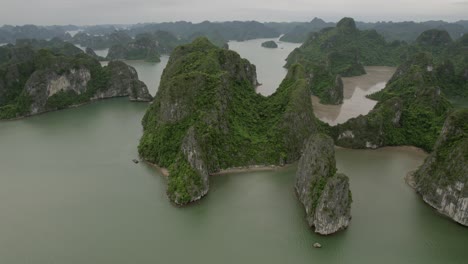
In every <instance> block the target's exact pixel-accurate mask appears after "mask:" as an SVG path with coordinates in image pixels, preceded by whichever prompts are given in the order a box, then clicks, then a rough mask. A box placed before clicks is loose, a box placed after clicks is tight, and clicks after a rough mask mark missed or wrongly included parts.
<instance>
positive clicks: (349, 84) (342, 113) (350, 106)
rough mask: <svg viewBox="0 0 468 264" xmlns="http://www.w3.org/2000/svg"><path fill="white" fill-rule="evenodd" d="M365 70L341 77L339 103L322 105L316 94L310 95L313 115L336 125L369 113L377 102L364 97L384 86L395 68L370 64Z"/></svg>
mask: <svg viewBox="0 0 468 264" xmlns="http://www.w3.org/2000/svg"><path fill="white" fill-rule="evenodd" d="M366 72H367V74H365V75H362V76H356V77H348V78H343V85H344V89H343V93H344V100H343V104H341V105H323V104H320V102H319V99H318V98H317V97H316V96H312V104H313V106H314V112H315V115H316V116H317V117H318V118H319V119H320V120H322V121H324V122H327V123H328V124H330V125H336V124H341V123H344V122H346V121H347V120H348V119H350V118H353V117H357V116H359V115H366V114H367V113H369V111H370V110H372V108H374V106H375V105H376V104H377V102H376V101H374V100H370V99H368V98H366V95H369V94H372V93H375V92H377V91H380V90H382V89H383V88H385V84H386V83H387V81H388V80H389V79H390V78H391V77H392V75H393V73H395V68H393V67H382V66H372V67H366Z"/></svg>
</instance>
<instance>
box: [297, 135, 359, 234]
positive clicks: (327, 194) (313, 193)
mask: <svg viewBox="0 0 468 264" xmlns="http://www.w3.org/2000/svg"><path fill="white" fill-rule="evenodd" d="M336 171H337V169H336V162H335V149H334V144H333V140H332V139H331V138H330V137H328V136H326V135H323V134H314V135H312V136H311V137H310V138H309V139H308V140H307V142H306V144H305V146H304V149H303V153H302V156H301V158H300V160H299V164H298V169H297V172H296V184H295V189H296V192H297V195H298V197H299V200H300V201H301V202H302V204H303V205H304V207H305V209H306V218H307V222H308V224H309V226H311V227H315V232H317V233H319V234H322V235H328V234H331V233H335V232H337V231H339V230H341V229H344V228H346V227H347V226H348V224H349V222H350V220H351V203H352V196H351V191H350V189H349V179H348V177H347V176H346V175H344V174H340V173H336Z"/></svg>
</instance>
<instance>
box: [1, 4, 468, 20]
mask: <svg viewBox="0 0 468 264" xmlns="http://www.w3.org/2000/svg"><path fill="white" fill-rule="evenodd" d="M25 6H27V7H28V9H27V10H26V12H25V9H24V7H25ZM2 7H3V8H2V9H1V10H0V18H1V19H0V25H28V24H34V25H78V26H86V25H132V24H144V23H162V22H178V21H187V22H192V23H200V22H203V21H211V22H225V21H259V22H307V21H311V20H312V19H313V18H314V17H318V18H321V19H323V20H324V21H327V22H337V21H339V20H340V19H341V18H342V17H353V18H354V19H355V20H356V21H361V22H370V23H375V22H405V21H414V22H423V21H439V20H442V21H446V22H455V21H459V20H466V19H468V17H467V16H466V14H468V1H459V0H453V1H442V0H429V1H422V0H412V1H403V0H395V1H392V3H391V5H389V4H388V2H387V1H370V0H360V1H358V3H356V1H353V3H349V2H347V3H342V1H338V0H329V1H327V2H326V3H323V1H315V0H311V1H310V0H309V1H307V0H291V1H288V2H283V1H277V0H273V1H266V0H259V1H255V2H252V1H247V0H239V1H236V2H235V3H231V2H229V1H214V0H201V1H197V2H196V3H193V2H187V1H183V0H174V1H168V0H156V1H149V0H134V1H130V0H118V1H111V0H101V1H91V0H83V1H80V2H75V1H69V0H65V1H59V0H44V1H40V2H33V3H30V1H27V0H17V1H14V2H13V1H10V0H8V1H7V2H5V3H3V6H2ZM383 7H385V8H383ZM29 10H34V11H35V12H30V11H29ZM434 10H437V11H438V13H437V14H434ZM21 14H27V16H23V15H21Z"/></svg>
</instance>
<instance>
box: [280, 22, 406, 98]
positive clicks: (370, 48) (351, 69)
mask: <svg viewBox="0 0 468 264" xmlns="http://www.w3.org/2000/svg"><path fill="white" fill-rule="evenodd" d="M402 50H405V49H404V47H403V46H402V45H400V44H398V45H395V44H393V45H392V44H389V43H387V42H386V41H385V40H384V38H383V37H382V36H380V35H379V34H378V33H377V32H375V31H360V30H358V29H357V28H356V25H355V22H354V20H353V19H351V18H343V19H342V20H341V21H340V22H339V23H338V24H337V26H336V27H334V28H325V29H323V30H322V31H320V32H319V33H311V34H310V36H309V37H308V39H307V40H306V42H304V43H303V44H302V46H301V47H300V48H297V49H295V50H294V51H293V52H292V53H291V54H290V55H289V56H288V59H287V63H286V67H289V66H290V65H292V64H294V63H299V64H301V65H303V66H304V68H305V69H306V71H307V72H308V73H309V74H310V75H312V76H313V78H312V85H311V86H310V88H311V91H312V93H313V94H314V95H316V96H318V97H319V98H320V101H321V103H325V104H340V103H342V101H343V92H342V88H340V87H339V85H337V83H338V84H339V83H340V82H341V80H339V81H337V79H339V78H340V76H343V77H349V76H358V75H362V74H365V73H366V71H365V70H364V65H366V66H367V65H380V66H382V65H389V66H393V65H397V64H398V63H399V62H400V61H401V56H403V57H404V56H405V55H404V53H403V54H402V55H401V51H402ZM338 75H339V76H338ZM337 88H338V89H337Z"/></svg>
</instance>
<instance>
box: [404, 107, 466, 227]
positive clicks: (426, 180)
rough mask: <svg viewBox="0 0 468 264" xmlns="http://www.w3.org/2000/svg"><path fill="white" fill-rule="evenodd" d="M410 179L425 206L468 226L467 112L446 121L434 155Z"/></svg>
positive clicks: (458, 113)
mask: <svg viewBox="0 0 468 264" xmlns="http://www.w3.org/2000/svg"><path fill="white" fill-rule="evenodd" d="M410 177H411V178H412V179H410V183H412V185H413V187H414V188H415V189H416V190H417V192H418V193H419V194H421V196H422V197H423V199H424V201H425V202H426V203H428V204H429V205H431V206H432V207H434V208H436V209H437V210H438V211H439V212H440V213H442V214H445V215H447V216H448V217H450V218H452V219H453V220H454V221H456V222H458V223H460V224H462V225H465V226H468V109H464V110H459V111H456V112H455V113H453V114H451V115H450V116H449V117H448V118H447V120H446V122H445V124H444V127H443V129H442V133H441V134H440V136H439V138H438V140H437V143H436V145H435V147H434V151H433V152H432V153H431V155H429V157H427V158H426V160H425V162H424V164H423V165H422V166H421V167H420V168H419V169H418V170H417V171H416V172H415V173H414V174H413V175H412V176H410Z"/></svg>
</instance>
